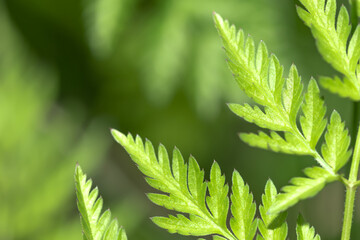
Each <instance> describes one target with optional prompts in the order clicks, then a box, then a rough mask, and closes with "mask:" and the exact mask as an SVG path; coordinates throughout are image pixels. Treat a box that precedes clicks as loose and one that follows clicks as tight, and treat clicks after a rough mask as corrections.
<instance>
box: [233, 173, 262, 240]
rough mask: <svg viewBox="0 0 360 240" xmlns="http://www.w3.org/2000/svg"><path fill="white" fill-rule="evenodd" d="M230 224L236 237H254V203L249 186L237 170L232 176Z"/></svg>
mask: <svg viewBox="0 0 360 240" xmlns="http://www.w3.org/2000/svg"><path fill="white" fill-rule="evenodd" d="M231 202H232V204H231V213H232V215H233V217H232V218H231V219H230V226H231V229H232V231H233V233H234V234H235V236H236V237H237V238H238V239H244V240H252V239H254V236H255V233H256V230H257V226H258V219H254V218H255V214H256V204H255V203H254V199H253V195H252V194H251V193H250V192H249V186H248V185H245V183H244V181H243V179H242V178H241V176H240V174H239V173H238V172H237V171H234V173H233V176H232V195H231Z"/></svg>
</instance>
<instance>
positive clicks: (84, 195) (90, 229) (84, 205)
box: [75, 165, 127, 240]
mask: <svg viewBox="0 0 360 240" xmlns="http://www.w3.org/2000/svg"><path fill="white" fill-rule="evenodd" d="M75 186H76V195H77V200H78V202H77V203H78V204H77V205H78V209H79V212H80V214H81V217H80V218H81V225H82V229H83V238H84V239H85V240H115V239H116V240H127V237H126V233H125V230H124V229H123V228H122V227H119V223H118V221H117V220H116V219H113V220H111V212H110V210H106V211H105V212H104V213H102V214H101V211H102V206H103V200H102V198H101V197H98V195H99V190H98V188H94V189H93V190H91V186H92V181H91V179H90V180H87V179H86V175H85V174H84V173H83V171H82V169H81V167H80V166H79V165H77V166H76V168H75Z"/></svg>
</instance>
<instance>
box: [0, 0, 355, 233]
mask: <svg viewBox="0 0 360 240" xmlns="http://www.w3.org/2000/svg"><path fill="white" fill-rule="evenodd" d="M295 3H296V2H295V1H289V0H272V1H269V0H222V1H220V0H207V1H205V0H162V1H161V0H75V1H74V0H62V1H45V0H7V1H6V0H0V39H1V44H0V116H1V117H0V133H1V135H0V239H1V240H12V239H14V240H17V239H23V240H26V239H44V240H45V239H47V240H49V239H69V240H72V239H74V240H75V239H80V238H81V227H80V221H79V215H78V213H77V210H76V200H75V190H74V183H73V172H74V168H75V164H76V162H78V163H80V164H81V165H82V167H83V169H84V171H85V172H87V173H88V175H89V177H91V178H92V179H93V180H94V182H95V184H96V185H98V186H99V188H100V192H101V194H102V196H103V197H104V199H105V208H111V210H112V212H113V215H114V216H116V217H117V218H118V220H119V222H120V224H121V225H123V226H124V227H125V229H126V230H127V233H128V236H129V239H144V240H146V239H193V238H191V237H183V236H177V235H170V234H169V233H167V232H166V231H164V230H162V229H159V228H158V227H156V226H155V225H154V224H152V223H151V221H150V219H149V217H150V216H154V215H166V214H167V211H165V210H163V209H162V208H160V207H156V206H153V205H152V204H151V203H150V202H149V201H148V200H147V198H146V196H145V193H146V192H150V191H151V189H150V187H148V186H147V185H146V184H145V181H144V180H143V176H142V175H141V174H140V173H139V172H138V171H137V169H136V166H135V165H134V164H133V162H132V161H131V160H130V158H129V157H128V155H127V154H126V153H125V151H124V150H123V149H122V148H121V147H120V146H119V145H117V144H116V143H114V141H112V138H111V136H110V132H109V128H111V127H112V128H116V129H119V130H120V131H122V132H125V133H127V132H131V133H133V134H139V135H140V136H142V137H147V138H149V139H150V140H151V141H152V142H153V143H154V145H158V144H159V143H160V142H162V143H163V144H164V145H165V146H167V148H168V149H169V150H171V149H172V148H173V147H174V146H177V147H178V148H179V149H180V150H181V151H182V153H183V156H184V157H187V156H189V155H190V154H192V155H193V156H195V157H196V159H197V160H198V161H199V163H200V165H201V166H202V167H203V168H204V169H205V171H206V172H207V176H208V173H209V169H210V166H211V163H212V161H213V160H214V159H216V160H217V161H218V162H219V164H220V166H221V167H222V170H223V171H224V172H225V174H226V176H227V179H228V180H230V176H231V173H232V171H233V169H234V168H236V169H237V170H238V171H239V172H240V173H241V175H242V176H243V178H244V179H245V181H246V182H247V183H248V184H249V185H250V187H251V190H252V192H253V193H254V195H255V200H256V202H257V203H260V202H261V200H260V199H261V194H262V192H263V188H264V185H265V182H266V181H267V179H268V178H271V179H272V180H273V181H274V183H275V184H276V185H277V187H278V188H280V187H281V186H284V185H285V184H286V183H287V182H288V181H289V179H290V178H291V177H293V176H301V174H302V169H303V168H304V167H306V166H312V165H314V164H315V163H314V161H312V160H311V159H310V158H308V157H298V156H290V155H284V154H274V153H271V152H267V151H263V150H259V149H253V148H250V147H248V146H247V145H245V144H244V143H242V142H241V141H240V140H239V139H238V136H237V133H238V132H250V131H251V132H254V131H257V128H256V126H254V125H252V124H249V123H247V122H245V121H243V120H241V119H239V118H237V117H236V116H235V115H234V114H232V113H231V112H230V111H229V109H228V108H227V106H226V103H229V102H237V103H243V102H245V101H249V100H248V99H247V98H246V96H244V94H243V93H242V92H241V90H240V89H239V88H238V87H237V86H236V84H235V81H234V80H233V79H232V76H231V74H230V71H229V70H228V69H227V67H226V62H225V55H224V53H223V52H222V49H221V42H220V39H219V37H218V36H217V33H216V30H215V28H214V26H213V22H212V12H213V11H216V12H218V13H220V14H221V15H222V16H223V17H225V18H227V19H229V20H230V21H231V22H232V23H234V24H236V26H238V27H241V28H243V29H244V30H245V32H246V33H249V34H251V35H252V36H253V37H254V38H255V40H256V41H260V40H264V41H265V42H266V43H267V46H268V48H269V49H270V51H271V52H273V53H275V54H276V55H277V56H278V58H279V59H280V61H281V63H282V64H283V65H284V66H285V69H289V66H290V65H291V63H295V64H296V65H297V67H298V69H299V71H300V73H301V75H302V77H303V80H304V81H305V82H307V81H308V80H309V78H310V76H314V77H317V76H319V75H328V76H332V75H333V74H334V73H335V72H334V71H333V70H332V69H331V68H330V67H329V66H328V65H326V64H325V63H324V61H323V60H322V59H321V57H320V56H319V54H318V52H317V50H316V48H315V43H314V40H313V38H312V36H311V34H310V32H309V30H308V29H307V28H306V27H305V26H304V24H303V23H302V22H301V21H300V20H299V19H298V17H297V16H296V12H295ZM344 3H345V4H347V2H345V1H344ZM286 72H287V70H286ZM322 93H323V94H324V97H325V99H326V102H327V106H328V112H331V111H332V110H333V109H334V108H336V109H337V110H338V111H339V112H340V113H341V115H342V117H343V118H344V119H345V120H346V121H347V126H348V127H349V128H351V119H352V103H351V102H350V101H348V100H343V99H341V98H339V97H337V96H334V95H331V94H329V93H328V92H326V91H323V92H322ZM274 166H276V167H274ZM343 201H344V188H343V187H342V185H341V184H338V183H335V184H331V185H330V186H327V187H326V188H325V190H323V191H322V192H321V193H320V194H319V195H318V196H317V197H316V198H313V199H310V200H306V201H304V202H302V203H300V204H298V205H297V206H296V207H293V208H292V209H291V210H290V212H289V217H288V219H289V220H288V221H289V224H290V226H289V227H290V228H289V230H290V234H289V236H290V238H291V239H294V237H295V233H294V222H295V220H296V217H297V214H298V212H299V211H302V212H303V215H304V216H305V217H306V219H307V220H308V221H309V222H310V223H311V224H312V225H314V226H315V228H316V230H317V231H318V232H319V233H320V235H321V236H322V237H323V239H339V236H340V235H339V234H340V229H341V222H342V212H343ZM356 205H357V206H360V205H359V204H358V203H357V204H356ZM359 212H360V207H357V213H356V215H355V223H354V224H355V225H354V228H353V231H354V235H353V238H354V239H357V238H359V237H360V228H359V226H360V225H359V224H360V214H359Z"/></svg>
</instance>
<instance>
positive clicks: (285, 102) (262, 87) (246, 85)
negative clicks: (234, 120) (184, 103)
mask: <svg viewBox="0 0 360 240" xmlns="http://www.w3.org/2000/svg"><path fill="white" fill-rule="evenodd" d="M214 21H215V25H216V28H217V29H218V32H219V34H220V36H221V37H222V40H223V45H224V48H225V52H226V54H227V56H228V58H229V60H228V65H229V67H230V70H231V71H232V73H233V75H234V77H235V79H236V81H237V82H238V84H239V86H240V88H241V89H242V90H243V91H244V92H245V93H246V94H247V95H248V96H249V97H251V98H252V99H253V100H254V101H255V102H256V103H258V104H260V105H262V106H263V107H264V112H263V111H262V110H261V109H260V108H259V107H257V106H255V107H254V108H252V107H250V106H249V105H247V104H245V105H243V106H241V105H235V104H231V105H229V107H230V109H231V110H232V111H233V112H234V113H236V114H237V115H239V116H240V117H243V118H244V119H245V120H247V121H249V122H253V123H255V124H257V125H258V126H260V127H263V128H268V129H270V130H274V131H284V132H285V139H284V138H282V137H280V136H279V135H278V134H277V133H275V132H272V133H271V137H269V136H267V135H266V134H264V133H260V134H259V135H254V134H241V135H240V136H241V139H242V140H244V141H245V142H247V143H248V144H250V145H251V146H257V147H261V148H264V149H271V150H273V151H281V152H284V153H293V154H300V155H310V156H312V157H314V158H315V160H316V161H317V162H318V163H319V164H320V165H321V166H322V167H323V168H324V169H326V170H327V171H328V172H330V173H332V174H334V172H333V169H332V168H331V167H330V166H329V165H328V164H327V163H326V162H325V160H324V159H323V158H322V157H321V155H320V154H319V153H318V152H317V150H316V144H317V142H318V140H319V138H320V137H321V135H322V133H323V131H324V128H325V126H326V120H324V115H325V112H326V108H325V106H324V104H323V100H322V99H321V98H320V94H319V89H318V86H317V84H316V82H315V81H314V80H311V81H310V83H309V86H308V90H307V93H306V95H305V102H304V103H303V95H302V93H303V84H302V82H301V78H300V76H299V74H298V71H297V69H296V67H295V65H292V66H291V68H290V71H289V75H288V77H287V78H286V80H285V78H284V76H283V67H282V66H281V65H280V63H279V61H278V59H277V58H276V57H275V55H270V56H269V54H268V50H267V48H266V46H265V44H264V43H263V42H260V44H259V46H258V48H257V50H256V51H255V44H254V41H253V39H252V38H251V37H245V34H244V32H243V31H242V30H240V31H238V32H236V29H235V27H234V26H230V25H229V22H228V21H225V20H223V19H222V18H221V16H220V15H218V14H217V13H215V14H214ZM255 52H256V53H255ZM302 103H303V107H302V111H303V114H304V115H303V116H302V117H301V128H302V132H301V131H300V129H299V128H298V126H297V123H296V119H297V116H298V113H299V110H300V106H301V104H302ZM317 121H320V122H321V123H320V124H318V122H317Z"/></svg>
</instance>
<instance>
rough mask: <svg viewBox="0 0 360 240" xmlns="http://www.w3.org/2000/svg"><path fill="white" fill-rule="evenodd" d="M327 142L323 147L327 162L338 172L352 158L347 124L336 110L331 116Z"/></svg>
mask: <svg viewBox="0 0 360 240" xmlns="http://www.w3.org/2000/svg"><path fill="white" fill-rule="evenodd" d="M325 141H326V143H324V144H323V145H322V147H321V152H322V155H323V157H324V159H325V161H326V162H327V163H328V164H329V165H330V166H331V167H332V168H333V169H334V171H335V172H337V171H338V170H339V169H340V168H342V167H343V166H344V165H345V164H346V162H347V161H348V160H349V158H350V156H351V150H349V146H350V136H349V134H348V130H347V129H345V123H344V122H341V117H340V115H339V113H338V112H336V111H335V110H334V112H333V113H332V114H331V118H330V124H329V125H328V127H327V132H326V134H325Z"/></svg>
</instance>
